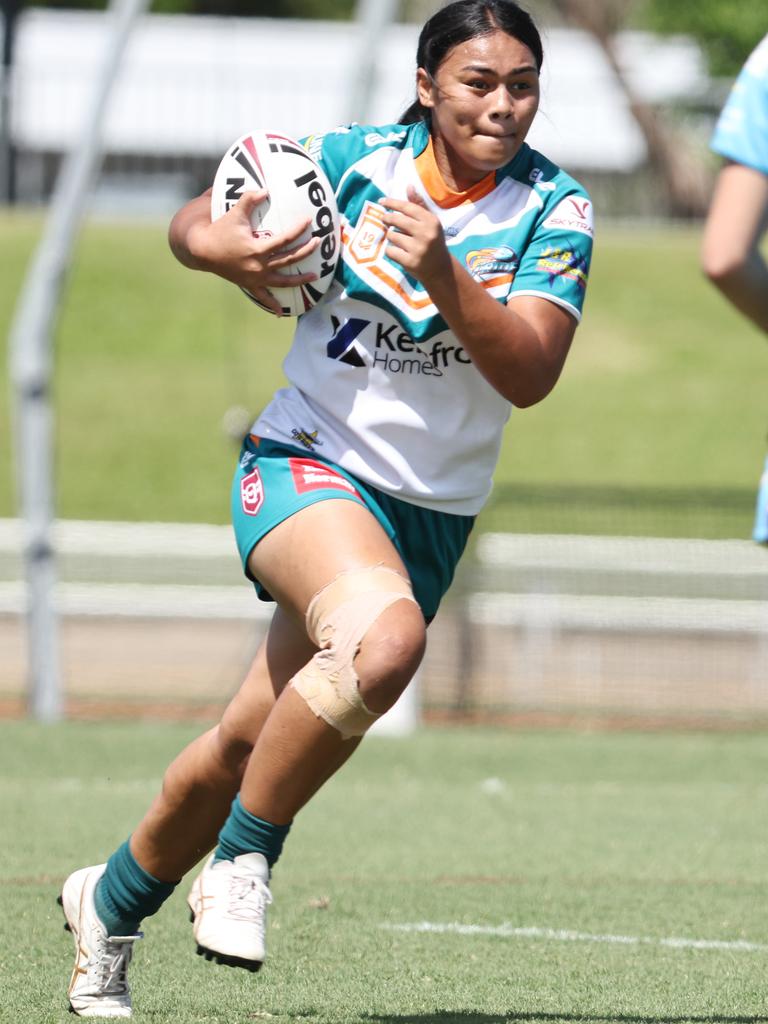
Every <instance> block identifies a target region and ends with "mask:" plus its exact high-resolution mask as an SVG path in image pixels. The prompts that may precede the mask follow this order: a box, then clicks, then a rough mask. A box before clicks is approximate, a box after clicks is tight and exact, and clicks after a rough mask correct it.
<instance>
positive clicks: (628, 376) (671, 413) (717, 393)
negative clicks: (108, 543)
mask: <svg viewBox="0 0 768 1024" xmlns="http://www.w3.org/2000/svg"><path fill="white" fill-rule="evenodd" d="M39 227H40V220H39V218H36V217H33V216H32V215H30V214H25V213H18V214H8V213H4V214H0V260H1V261H2V265H3V267H4V274H3V275H2V279H0V345H3V344H4V343H5V336H6V333H7V325H8V324H9V322H10V317H11V312H12V309H13V304H14V302H15V298H16V295H17V292H18V288H19V285H20V282H21V281H22V279H23V272H24V268H25V265H26V262H27V259H28V256H29V254H30V252H31V251H32V248H33V245H34V241H35V238H36V235H37V232H38V231H39ZM165 230H166V228H165V225H164V224H154V223H152V224H141V223H139V224H135V223H124V224H105V223H97V222H93V223H90V224H89V225H88V226H87V227H86V229H85V230H84V232H83V234H82V236H81V240H80V243H79V245H78V248H77V252H76V258H75V261H74V265H73V267H72V272H71V275H70V278H69V282H68V287H67V290H66V293H65V302H64V305H63V309H62V314H61V320H60V325H59V330H58V334H57V374H56V404H57V413H58V429H57V438H56V447H57V465H58V494H59V503H58V508H59V513H60V514H61V515H62V516H64V517H78V518H105V519H161V520H171V521H172V520H182V521H209V522H225V521H227V517H228V488H229V480H230V473H231V469H232V466H233V460H234V455H235V450H234V449H235V446H234V443H233V442H232V441H231V440H230V439H229V438H227V437H226V436H225V434H224V432H223V430H222V418H223V416H224V414H225V412H226V410H227V409H228V408H230V407H232V406H241V407H244V408H246V409H248V410H249V411H251V412H256V411H257V410H258V409H259V408H260V407H261V406H262V405H263V404H264V403H265V402H266V401H267V400H268V398H269V397H270V395H271V394H272V392H273V391H274V389H275V387H277V386H279V384H280V381H281V372H280V363H281V360H282V357H283V355H284V353H285V351H286V347H287V344H288V340H289V332H290V324H289V323H288V322H282V323H279V322H277V321H276V320H274V319H272V318H270V317H269V316H267V315H266V314H262V313H261V312H259V311H257V310H255V309H254V308H253V307H252V306H251V305H250V304H249V303H248V302H247V301H246V300H245V299H244V298H243V297H242V296H241V295H240V294H239V292H238V291H237V290H236V289H235V288H234V287H233V286H232V285H228V284H226V283H225V282H222V281H219V280H217V279H214V278H212V277H210V276H207V275H202V274H197V275H195V274H192V273H191V272H189V271H186V270H184V269H183V268H181V267H180V266H178V265H177V264H176V263H175V262H174V260H173V259H172V257H171V256H170V254H169V251H168V248H167V245H166V241H165ZM698 239H699V236H698V231H697V230H695V229H685V230H683V229H666V230H662V229H659V228H651V227H649V228H647V229H642V228H637V227H635V228H632V229H630V228H625V229H617V228H611V227H608V226H605V227H603V228H602V230H600V232H599V235H598V243H597V249H596V257H595V262H594V269H593V274H592V281H591V285H590V293H589V296H588V300H587V309H586V315H585V320H584V324H583V326H582V327H581V328H580V330H579V332H578V334H577V337H576V342H575V346H574V349H573V353H572V355H571V357H570V359H569V362H568V365H567V366H566V369H565V373H564V376H563V379H562V380H561V382H560V383H559V384H558V386H557V388H556V390H555V391H554V393H553V394H552V395H551V396H550V397H549V398H548V399H547V400H546V401H545V402H543V403H542V404H541V405H539V406H536V407H534V408H532V409H529V410H526V411H522V412H517V413H515V414H514V416H513V419H512V423H511V424H510V426H509V427H508V430H507V435H506V441H505V444H504V448H503V452H502V458H501V463H500V465H499V469H498V473H497V489H496V493H495V496H494V499H493V501H492V502H491V505H490V507H489V509H488V511H487V512H486V513H485V517H484V522H485V524H486V526H487V527H492V528H494V529H539V530H549V529H559V530H565V531H568V530H575V531H580V532H590V531H595V532H610V533H622V532H638V531H640V532H649V533H661V534H665V533H680V532H682V533H686V532H693V533H698V534H700V535H704V536H707V535H713V536H743V535H746V534H747V533H748V531H749V527H750V521H751V515H752V502H753V494H754V490H755V486H756V481H757V478H758V476H759V473H760V468H761V465H762V459H763V453H764V435H765V430H766V414H765V402H764V395H763V393H764V388H763V387H762V386H761V383H760V382H762V381H763V380H764V379H765V375H766V371H767V370H768V351H766V348H765V345H764V343H763V341H762V339H761V338H760V337H759V335H758V333H757V331H756V330H754V329H752V328H751V327H750V326H748V325H747V324H746V323H745V322H744V321H743V320H742V319H741V318H739V317H738V316H737V315H736V314H735V313H734V312H733V311H732V310H731V309H730V308H729V307H728V306H727V304H726V303H725V302H724V301H723V300H722V299H721V298H720V297H719V296H718V295H717V294H716V293H715V292H714V290H713V289H712V288H711V287H710V286H708V285H707V284H706V283H705V282H704V280H703V279H702V277H701V275H700V272H699V269H698V261H697V247H698ZM0 358H3V359H4V358H5V356H4V353H2V352H0ZM0 423H2V424H3V428H2V430H1V431H0V436H2V438H3V441H2V444H0V479H2V480H5V481H8V482H9V483H10V480H11V469H10V444H9V443H6V439H7V438H8V437H9V431H8V430H7V429H6V428H7V426H8V393H7V389H2V391H0ZM435 443H436V444H442V443H450V439H443V438H436V439H435ZM13 508H14V505H13V498H12V488H11V487H10V486H9V487H5V486H2V487H0V516H4V515H10V514H12V512H13Z"/></svg>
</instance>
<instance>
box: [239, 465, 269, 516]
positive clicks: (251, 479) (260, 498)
mask: <svg viewBox="0 0 768 1024" xmlns="http://www.w3.org/2000/svg"><path fill="white" fill-rule="evenodd" d="M240 502H241V504H242V506H243V512H245V514H246V515H247V516H257V515H258V514H259V510H260V509H261V506H262V505H263V504H264V483H263V481H262V479H261V473H259V470H258V468H256V469H254V471H253V472H252V473H249V474H248V476H244V477H243V479H242V480H241V481H240Z"/></svg>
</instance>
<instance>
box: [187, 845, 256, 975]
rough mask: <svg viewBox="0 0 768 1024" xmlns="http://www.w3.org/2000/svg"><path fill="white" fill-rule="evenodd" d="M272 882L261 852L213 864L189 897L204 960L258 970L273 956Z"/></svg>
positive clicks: (194, 886)
mask: <svg viewBox="0 0 768 1024" xmlns="http://www.w3.org/2000/svg"><path fill="white" fill-rule="evenodd" d="M268 883H269V865H268V864H267V861H266V858H265V857H263V856H262V854H260V853H244V854H241V855H240V856H239V857H235V859H234V861H231V860H219V861H216V862H215V863H214V861H213V857H211V858H210V859H209V860H208V862H207V864H206V865H205V867H204V868H203V870H202V871H201V872H200V874H199V875H198V876H197V878H196V879H195V881H194V882H193V883H192V889H191V890H190V893H189V896H188V897H187V904H188V905H189V909H190V911H191V917H190V919H191V921H192V922H193V928H192V932H193V935H194V937H195V941H196V942H197V952H198V953H199V955H200V956H204V957H205V958H206V960H215V961H216V962H217V963H220V964H227V965H228V966H230V967H244V968H245V969H246V970H248V971H258V969H259V968H260V967H261V965H262V962H263V961H264V958H265V957H266V955H267V954H266V938H265V932H266V929H267V907H268V906H269V904H270V903H271V902H272V894H271V893H270V891H269V884H268Z"/></svg>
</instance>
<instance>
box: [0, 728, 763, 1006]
mask: <svg viewBox="0 0 768 1024" xmlns="http://www.w3.org/2000/svg"><path fill="white" fill-rule="evenodd" d="M191 735H192V731H191V728H190V727H188V726H179V725H168V724H158V723H155V724H151V725H149V724H140V725H137V724H135V723H131V724H104V723H101V724H83V723H70V724H68V725H64V726H56V727H41V726H36V725H32V724H29V723H9V722H3V723H0V768H1V769H2V770H0V779H1V780H2V781H0V816H1V819H2V822H3V834H4V836H5V840H6V841H5V843H4V856H3V860H2V865H0V878H2V882H1V883H0V906H1V907H2V915H0V978H2V993H3V998H2V1000H0V1021H2V1022H8V1024H11V1022H13V1024H19V1022H22V1021H23V1022H25V1024H26V1022H30V1024H48V1022H62V1024H63V1022H64V1021H68V1020H71V1019H72V1018H71V1017H70V1015H69V1014H68V1013H67V1008H66V999H65V989H66V983H67V980H68V975H69V971H70V968H71V955H72V950H71V945H72V943H71V938H70V936H69V935H68V934H66V933H65V932H64V931H63V930H62V919H61V916H60V910H59V908H58V907H57V906H56V905H55V902H54V901H55V897H56V895H57V893H58V891H59V887H60V885H61V882H62V880H63V878H64V877H65V875H66V874H67V873H69V871H71V870H73V869H74V868H76V867H79V866H82V865H83V864H85V863H92V862H94V861H97V860H98V859H100V858H103V857H105V856H107V855H108V854H109V853H110V852H111V850H112V848H113V847H114V846H116V845H117V844H118V843H120V842H121V841H122V840H123V839H124V838H125V836H126V835H127V833H128V832H129V830H130V828H131V827H132V826H133V824H134V823H135V821H136V819H137V817H138V816H139V815H140V814H141V813H142V811H143V809H144V808H145V806H146V804H147V802H148V801H149V799H150V798H151V796H152V795H153V793H154V792H155V790H156V787H157V784H158V781H159V778H160V775H161V772H162V769H163V767H164V766H165V764H166V762H167V760H168V759H169V758H170V757H171V756H172V754H173V753H174V752H175V751H176V750H177V749H178V748H179V747H180V746H182V745H183V744H184V743H185V742H186V741H187V740H188V739H189V738H190V737H191ZM767 777H768V748H766V745H765V740H764V737H763V736H759V735H749V734H747V735H745V734H740V735H683V734H680V735H671V734H662V735H642V734H631V735H629V734H627V735H616V734H587V733H584V734H578V733H569V734H565V733H562V734H558V733H547V734H540V735H539V734H525V735H518V734H504V733H501V732H492V731H487V732H483V731H472V732H464V731H458V730H457V731H449V730H446V731H443V730H426V731H424V732H423V733H421V734H419V735H417V736H416V737H414V738H411V739H407V740H393V739H386V738H375V737H372V738H369V739H368V740H367V741H366V744H364V746H363V748H362V749H361V750H360V751H359V752H358V754H356V755H355V757H354V758H353V760H352V761H351V762H350V764H349V765H347V766H346V768H345V769H344V770H343V771H342V772H341V773H340V774H339V775H338V776H337V777H336V778H335V779H334V780H332V782H331V783H330V784H329V785H328V786H327V787H326V788H325V789H324V790H323V791H322V792H321V793H320V795H319V796H318V797H317V798H316V800H315V801H314V802H313V803H312V804H310V805H309V806H308V807H307V808H306V809H305V811H304V812H303V813H302V814H301V815H300V817H299V818H298V820H297V823H296V824H295V826H294V831H293V834H292V836H291V838H290V840H289V842H288V844H287V846H286V852H285V854H284V857H283V860H282V861H281V863H280V865H279V866H278V868H277V870H276V872H275V877H274V885H273V890H274V894H275V903H274V906H273V907H272V910H271V916H270V927H269V944H270V959H269V961H268V963H267V965H266V966H265V968H264V970H263V971H262V972H261V973H260V974H259V975H256V976H252V975H248V974H246V973H245V972H238V971H233V970H230V969H227V968H223V967H219V966H217V965H213V964H207V963H205V962H204V961H203V960H202V959H201V958H199V957H196V956H195V955H194V947H193V944H192V940H191V932H190V928H189V924H188V923H187V915H186V908H185V905H184V897H185V895H186V889H187V886H186V884H184V885H183V886H181V887H180V889H179V890H178V891H177V893H176V894H175V895H174V896H173V897H172V899H171V901H170V902H169V903H168V904H167V905H166V906H165V907H164V908H163V910H162V911H161V912H160V914H159V915H158V916H157V917H156V918H153V919H151V920H149V921H148V922H146V924H145V934H146V938H145V940H144V941H143V943H140V944H139V947H138V949H137V953H136V959H135V962H134V965H133V968H132V978H133V990H134V999H135V1004H136V1013H135V1020H136V1021H137V1022H142V1021H147V1022H152V1024H192V1022H195V1024H198V1022H206V1024H213V1022H221V1024H225V1022H226V1024H248V1022H253V1021H259V1020H262V1019H264V1020H275V1021H286V1022H289V1021H310V1022H312V1024H326V1022H327V1024H357V1022H361V1024H373V1022H380V1024H454V1022H455V1024H459V1022H461V1024H502V1022H505V1021H510V1022H511V1021H533V1022H536V1021H542V1022H556V1021H587V1022H589V1021H599V1022H617V1024H624V1022H632V1024H683V1022H687V1021H694V1022H707V1024H753V1022H755V1024H757V1022H764V1021H766V1020H767V1019H768V1011H766V992H767V991H768V987H767V986H768V981H767V977H768V975H767V974H766V960H767V958H768V918H767V917H766V893H767V892H768V861H767V860H766V855H765V851H766V840H767V839H768V819H766V816H765V803H766V796H767V795H768V790H767V789H766V778H767ZM419 923H421V924H422V925H423V924H424V923H428V924H431V925H432V926H434V929H433V930H432V931H414V930H409V929H407V928H401V927H400V926H408V925H411V926H413V925H416V924H419ZM438 926H451V927H450V928H449V930H443V931H440V930H439V927H438ZM460 926H464V927H463V929H462V927H460ZM467 926H470V927H467ZM471 926H476V928H477V929H479V930H476V931H474V932H473V931H472V927H471ZM501 926H506V928H507V932H506V934H504V932H503V931H502V932H501V933H498V930H499V928H500V927H501ZM483 929H486V932H483ZM514 929H531V930H532V931H530V932H528V933H527V934H525V933H523V934H521V933H520V932H517V933H516V932H515V931H514ZM494 930H496V933H494ZM563 933H567V934H563ZM669 939H676V940H683V941H682V942H680V943H677V944H675V943H668V942H666V941H665V940H669Z"/></svg>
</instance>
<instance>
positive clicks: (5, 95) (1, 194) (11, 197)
mask: <svg viewBox="0 0 768 1024" xmlns="http://www.w3.org/2000/svg"><path fill="white" fill-rule="evenodd" d="M0 7H2V11H3V56H2V67H1V68H0V76H1V77H0V202H5V203H13V202H15V201H16V174H15V171H16V161H15V154H14V148H13V131H12V127H11V110H12V102H11V101H12V97H13V44H14V41H15V39H16V20H17V18H18V16H19V11H20V10H21V0H2V3H0Z"/></svg>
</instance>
